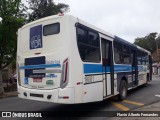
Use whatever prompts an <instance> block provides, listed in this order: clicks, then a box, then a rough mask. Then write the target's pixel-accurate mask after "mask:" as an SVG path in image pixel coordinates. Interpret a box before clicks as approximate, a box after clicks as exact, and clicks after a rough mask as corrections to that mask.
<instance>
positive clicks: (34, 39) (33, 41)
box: [30, 25, 42, 49]
mask: <svg viewBox="0 0 160 120" xmlns="http://www.w3.org/2000/svg"><path fill="white" fill-rule="evenodd" d="M37 48H42V25H38V26H35V27H32V28H30V49H37Z"/></svg>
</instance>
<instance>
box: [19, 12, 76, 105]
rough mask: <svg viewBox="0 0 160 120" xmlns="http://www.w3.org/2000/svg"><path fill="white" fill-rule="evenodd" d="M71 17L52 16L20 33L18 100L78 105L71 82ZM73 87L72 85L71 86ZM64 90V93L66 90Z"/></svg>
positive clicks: (38, 21)
mask: <svg viewBox="0 0 160 120" xmlns="http://www.w3.org/2000/svg"><path fill="white" fill-rule="evenodd" d="M67 19H68V17H63V16H58V15H57V16H51V17H47V18H43V19H40V20H37V21H34V22H32V23H29V24H27V25H25V26H23V27H22V28H20V29H19V30H18V48H17V66H18V67H17V68H18V96H19V97H20V98H24V99H32V100H39V101H47V102H55V103H74V94H73V92H74V90H73V88H72V87H66V86H67V85H68V79H69V42H70V41H69V38H68V31H67V27H66V22H67ZM68 86H69V85H68ZM63 88H64V89H63Z"/></svg>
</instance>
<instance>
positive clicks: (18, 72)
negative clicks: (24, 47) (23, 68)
mask: <svg viewBox="0 0 160 120" xmlns="http://www.w3.org/2000/svg"><path fill="white" fill-rule="evenodd" d="M17 74H18V77H17V79H18V80H17V81H18V84H19V86H21V80H20V69H19V64H18V63H17Z"/></svg>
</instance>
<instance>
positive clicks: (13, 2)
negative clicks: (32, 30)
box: [0, 0, 26, 94]
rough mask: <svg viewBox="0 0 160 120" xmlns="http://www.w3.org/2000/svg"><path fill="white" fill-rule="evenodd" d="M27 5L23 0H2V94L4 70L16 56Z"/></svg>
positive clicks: (0, 74) (0, 89) (0, 48)
mask: <svg viewBox="0 0 160 120" xmlns="http://www.w3.org/2000/svg"><path fill="white" fill-rule="evenodd" d="M25 10H26V7H25V6H24V5H23V4H22V3H21V0H0V17H1V18H2V21H1V22H0V94H2V93H3V92H4V91H3V87H2V70H3V69H4V68H5V67H6V66H8V65H9V64H10V63H11V62H12V61H13V60H14V59H15V58H16V48H17V47H16V45H17V35H16V32H17V30H18V28H19V27H21V26H22V25H23V24H24V22H25V17H26V15H25V13H24V11H25Z"/></svg>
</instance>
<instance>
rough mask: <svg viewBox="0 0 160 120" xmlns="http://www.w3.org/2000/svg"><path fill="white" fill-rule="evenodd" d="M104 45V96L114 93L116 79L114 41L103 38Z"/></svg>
mask: <svg viewBox="0 0 160 120" xmlns="http://www.w3.org/2000/svg"><path fill="white" fill-rule="evenodd" d="M101 46H102V69H103V87H104V89H103V90H104V91H103V92H104V94H103V96H104V97H106V96H109V95H111V94H114V93H113V92H114V91H113V90H114V88H113V87H114V86H113V85H114V83H113V82H114V80H113V75H114V74H113V54H112V53H113V52H112V42H111V41H108V40H106V39H104V38H101Z"/></svg>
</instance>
